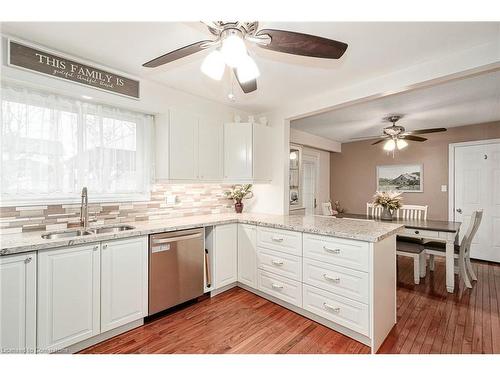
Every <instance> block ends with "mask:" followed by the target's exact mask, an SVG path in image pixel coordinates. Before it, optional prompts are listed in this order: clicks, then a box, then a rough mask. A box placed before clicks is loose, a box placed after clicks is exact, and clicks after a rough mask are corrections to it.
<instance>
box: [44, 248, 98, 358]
mask: <svg viewBox="0 0 500 375" xmlns="http://www.w3.org/2000/svg"><path fill="white" fill-rule="evenodd" d="M99 298H100V246H99V245H83V246H73V247H67V248H60V249H54V250H47V251H39V252H38V324H37V326H38V335H37V337H38V340H37V343H38V348H39V349H40V350H42V351H44V352H45V351H53V350H58V349H61V348H65V347H67V346H70V345H72V344H75V343H77V342H79V341H82V340H85V339H88V338H89V337H92V336H95V335H97V334H98V333H99V313H100V306H99Z"/></svg>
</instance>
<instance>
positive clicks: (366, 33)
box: [2, 22, 500, 113]
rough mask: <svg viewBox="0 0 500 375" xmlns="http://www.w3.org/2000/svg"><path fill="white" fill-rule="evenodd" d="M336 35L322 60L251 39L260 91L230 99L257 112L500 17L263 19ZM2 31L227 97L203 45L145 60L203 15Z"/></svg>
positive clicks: (461, 38) (482, 33) (379, 68)
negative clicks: (335, 56) (160, 62)
mask: <svg viewBox="0 0 500 375" xmlns="http://www.w3.org/2000/svg"><path fill="white" fill-rule="evenodd" d="M264 27H266V28H279V29H285V30H292V31H298V32H304V33H309V34H315V35H319V36H323V37H327V38H332V39H337V40H340V41H344V42H346V43H348V44H349V48H348V50H347V52H346V53H345V55H344V56H343V57H342V59H340V60H323V59H313V58H305V57H301V56H293V55H287V54H281V53H276V52H272V51H267V50H264V49H260V48H258V47H251V53H252V54H254V56H255V57H256V60H257V64H258V65H259V68H260V71H261V77H260V78H259V80H258V90H257V92H254V93H251V94H247V95H244V94H243V93H242V92H241V91H239V88H236V95H237V101H236V102H235V103H232V105H234V106H236V107H239V108H241V109H244V110H247V111H252V112H255V113H260V112H264V111H268V110H271V109H274V108H277V107H279V106H280V105H282V104H283V101H288V102H290V101H295V100H301V99H302V98H304V97H307V96H310V95H317V94H318V93H321V92H323V91H326V90H331V89H332V88H341V87H345V86H350V85H353V84H356V82H360V81H363V80H366V79H369V78H372V77H377V76H379V75H382V74H387V73H390V72H391V71H394V70H398V69H402V68H405V67H407V66H408V65H415V64H418V63H421V62H423V61H427V60H432V59H438V58H439V57H440V56H444V55H446V54H450V53H453V52H454V51H460V50H463V49H467V48H472V47H474V46H477V45H480V44H484V43H488V42H489V43H491V42H492V41H494V40H496V39H497V38H498V35H499V30H500V23H474V22H467V23H450V22H441V23H369V22H358V23H342V22H336V23H327V22H316V23H314V22H308V23H305V22H302V23H301V22H294V23H290V22H287V23H274V22H273V23H269V22H266V23H263V24H262V25H261V28H264ZM2 32H3V33H6V34H10V35H14V36H18V37H20V38H23V39H26V40H29V41H33V42H36V43H40V44H42V45H45V46H47V47H50V48H53V49H56V50H60V51H62V52H65V53H68V54H72V55H75V56H79V57H82V58H85V59H88V60H92V61H95V62H98V63H100V64H102V65H107V66H109V67H112V68H115V69H118V70H122V71H124V72H127V73H129V74H133V75H136V76H139V77H142V78H146V79H151V80H155V81H159V82H161V83H164V84H166V85H168V86H170V87H173V88H177V89H180V90H183V91H186V92H189V93H192V94H196V95H199V96H202V97H206V98H210V99H213V100H216V101H220V102H227V99H226V96H227V93H228V90H229V87H230V79H229V75H228V74H227V75H226V77H225V78H224V79H223V81H222V82H217V81H213V80H210V79H209V78H206V77H205V76H204V75H203V74H202V73H201V72H200V69H199V67H200V64H201V62H202V60H203V57H204V56H205V55H206V54H207V52H206V51H203V52H200V53H198V54H195V55H192V56H189V57H186V58H184V59H182V60H179V61H177V62H174V63H171V64H168V65H165V66H163V67H160V68H156V69H148V68H143V67H142V66H141V65H142V63H144V62H146V61H148V60H150V59H152V58H154V57H157V56H159V55H161V54H164V53H166V52H168V51H171V50H174V49H176V48H179V47H182V46H184V45H187V44H190V43H193V42H195V41H198V40H204V39H206V38H209V37H210V34H209V33H208V32H207V30H206V27H205V26H204V25H202V24H201V23H196V22H189V23H177V22H175V23H172V22H162V23H154V22H150V23H145V22H135V23H131V22H103V23H96V22H72V23H69V22H49V23H33V22H31V23H26V22H9V23H2Z"/></svg>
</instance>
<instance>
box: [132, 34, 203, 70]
mask: <svg viewBox="0 0 500 375" xmlns="http://www.w3.org/2000/svg"><path fill="white" fill-rule="evenodd" d="M211 42H212V41H211V40H202V41H201V42H196V43H193V44H190V45H188V46H185V47H181V48H178V49H176V50H174V51H171V52H169V53H166V54H164V55H161V56H160V57H157V58H156V59H153V60H151V61H148V62H146V63H144V64H142V66H144V67H146V68H156V67H158V66H160V65H164V64H168V63H169V62H172V61H175V60H178V59H182V58H183V57H186V56H189V55H192V54H193V53H196V52H200V51H202V50H204V49H205V48H207V47H208V46H203V45H204V44H207V43H211Z"/></svg>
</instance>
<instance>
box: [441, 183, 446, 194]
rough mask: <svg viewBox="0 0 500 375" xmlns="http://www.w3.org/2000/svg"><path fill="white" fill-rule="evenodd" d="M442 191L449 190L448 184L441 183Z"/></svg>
mask: <svg viewBox="0 0 500 375" xmlns="http://www.w3.org/2000/svg"><path fill="white" fill-rule="evenodd" d="M441 191H442V192H443V193H446V192H447V191H448V186H446V185H441Z"/></svg>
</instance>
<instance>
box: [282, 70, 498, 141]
mask: <svg viewBox="0 0 500 375" xmlns="http://www.w3.org/2000/svg"><path fill="white" fill-rule="evenodd" d="M390 114H404V115H405V117H404V118H403V119H402V120H400V121H399V122H398V125H402V126H404V127H405V128H406V129H407V130H414V129H426V128H436V127H445V128H451V127H455V126H462V125H469V124H478V123H483V122H490V121H498V120H500V71H496V72H491V73H485V74H482V75H477V76H473V77H470V78H464V79H460V80H454V81H449V82H447V83H443V84H440V85H436V86H431V87H427V88H421V89H417V90H413V91H408V92H405V93H401V94H395V95H390V96H386V97H384V98H380V99H375V100H370V101H366V102H363V103H359V104H354V105H351V106H346V107H343V108H339V109H337V110H332V111H328V112H325V113H321V114H318V115H314V116H310V117H306V118H302V119H299V120H295V121H292V122H291V127H292V128H295V129H299V130H302V131H305V132H308V133H312V134H315V135H319V136H321V137H325V138H329V139H333V140H336V141H340V142H349V141H352V139H351V138H353V137H365V136H366V137H367V136H372V135H375V136H376V135H379V134H381V131H382V128H383V127H385V126H388V125H390V123H389V124H388V123H386V122H383V121H382V119H383V118H384V117H386V116H388V115H390ZM499 126H500V125H499Z"/></svg>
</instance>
